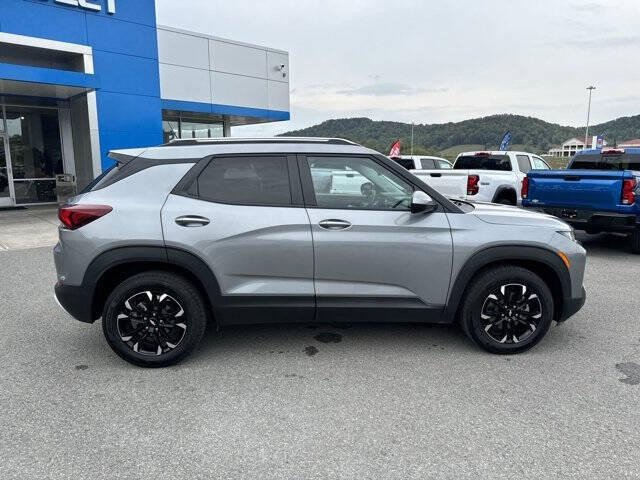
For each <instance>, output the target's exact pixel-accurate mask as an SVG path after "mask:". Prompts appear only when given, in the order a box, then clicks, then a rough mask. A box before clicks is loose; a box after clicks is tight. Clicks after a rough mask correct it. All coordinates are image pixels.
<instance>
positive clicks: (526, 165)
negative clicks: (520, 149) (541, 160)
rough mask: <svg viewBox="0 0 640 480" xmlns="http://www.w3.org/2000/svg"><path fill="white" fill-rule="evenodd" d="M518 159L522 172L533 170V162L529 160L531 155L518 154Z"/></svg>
mask: <svg viewBox="0 0 640 480" xmlns="http://www.w3.org/2000/svg"><path fill="white" fill-rule="evenodd" d="M516 158H517V159H518V167H519V168H520V171H521V172H522V173H528V172H529V170H531V162H530V161H529V155H516Z"/></svg>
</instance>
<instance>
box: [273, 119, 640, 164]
mask: <svg viewBox="0 0 640 480" xmlns="http://www.w3.org/2000/svg"><path fill="white" fill-rule="evenodd" d="M507 130H509V131H510V132H511V133H512V135H513V136H512V139H511V145H512V147H511V148H514V147H517V148H518V149H523V150H528V151H533V152H537V153H546V152H547V151H548V150H549V148H550V147H551V146H554V145H559V144H561V143H562V142H564V141H565V140H567V139H569V138H571V137H581V136H584V127H578V128H576V127H566V126H562V125H558V124H555V123H549V122H545V121H544V120H540V119H538V118H533V117H524V116H521V115H491V116H489V117H482V118H474V119H471V120H464V121H462V122H449V123H440V124H431V125H427V124H420V125H415V126H414V153H417V154H427V153H431V154H437V153H440V152H443V153H442V155H445V156H455V155H456V154H457V153H459V152H461V151H465V150H477V149H484V148H487V149H488V148H497V145H499V143H500V140H501V139H502V136H503V135H504V133H505V132H506V131H507ZM589 132H590V135H591V134H594V135H595V134H604V137H605V139H606V140H607V141H608V142H609V144H611V145H613V144H614V143H615V142H616V141H618V142H619V141H623V140H627V139H631V138H639V137H640V115H636V116H633V117H621V118H618V119H616V120H611V121H609V122H606V123H602V124H600V125H593V126H591V127H589ZM283 135H291V136H300V137H340V138H346V139H349V140H353V141H355V142H358V143H361V144H363V145H365V146H367V147H370V148H374V149H376V150H378V151H380V152H383V153H387V152H388V151H389V146H390V145H391V143H392V142H393V141H394V140H395V139H397V138H399V139H400V141H401V145H402V152H403V153H409V148H410V144H411V124H408V123H402V122H388V121H374V120H371V119H369V118H342V119H337V120H327V121H325V122H322V123H320V124H318V125H315V126H313V127H309V128H304V129H301V130H295V131H292V132H287V133H285V134H283Z"/></svg>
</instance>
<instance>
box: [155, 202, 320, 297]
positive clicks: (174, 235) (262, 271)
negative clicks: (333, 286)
mask: <svg viewBox="0 0 640 480" xmlns="http://www.w3.org/2000/svg"><path fill="white" fill-rule="evenodd" d="M180 217H196V218H200V219H202V218H204V219H206V220H208V221H209V223H208V224H205V222H204V221H202V222H194V223H192V224H189V223H188V222H184V221H183V219H180V220H179V223H180V224H179V223H176V219H179V218H180ZM162 228H163V231H164V237H165V242H166V244H167V246H170V247H178V248H182V249H185V250H188V251H190V252H192V253H195V254H196V255H197V256H199V257H200V258H202V259H203V260H205V261H206V262H207V264H208V265H209V267H210V268H211V270H212V271H213V273H214V274H215V275H216V278H217V280H218V283H219V284H220V289H221V293H222V295H223V296H242V295H249V296H265V295H270V296H306V297H310V298H311V299H313V295H314V288H313V246H312V242H311V231H310V227H309V219H308V217H307V214H306V212H305V209H304V208H301V207H300V208H298V207H258V206H245V205H226V204H221V203H214V202H209V201H204V200H199V199H195V198H188V197H183V196H180V195H170V196H169V198H168V199H167V202H166V204H165V206H164V208H163V209H162Z"/></svg>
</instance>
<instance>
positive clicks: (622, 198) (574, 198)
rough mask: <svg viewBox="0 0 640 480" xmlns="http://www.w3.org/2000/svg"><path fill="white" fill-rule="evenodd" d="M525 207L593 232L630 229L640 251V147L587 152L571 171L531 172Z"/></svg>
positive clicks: (574, 160)
mask: <svg viewBox="0 0 640 480" xmlns="http://www.w3.org/2000/svg"><path fill="white" fill-rule="evenodd" d="M522 205H523V206H524V207H527V208H535V209H538V210H542V211H544V212H546V213H549V214H551V215H554V216H556V217H559V218H561V219H562V220H564V221H565V222H567V223H569V224H570V225H572V226H573V227H574V228H575V229H577V230H584V231H586V232H587V233H599V232H623V233H625V232H626V233H630V234H631V245H632V250H633V251H634V252H635V253H640V148H627V149H615V148H609V149H607V148H604V149H601V150H584V151H581V152H578V153H576V154H575V156H574V157H573V158H572V159H571V161H570V162H569V165H568V167H567V170H531V171H530V172H529V173H528V174H527V177H526V179H525V180H524V181H523V184H522Z"/></svg>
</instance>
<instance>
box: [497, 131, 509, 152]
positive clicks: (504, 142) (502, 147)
mask: <svg viewBox="0 0 640 480" xmlns="http://www.w3.org/2000/svg"><path fill="white" fill-rule="evenodd" d="M510 141H511V132H509V131H508V130H507V133H505V134H504V137H502V142H500V148H499V149H498V150H500V151H501V152H505V151H506V150H507V148H509V142H510Z"/></svg>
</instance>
